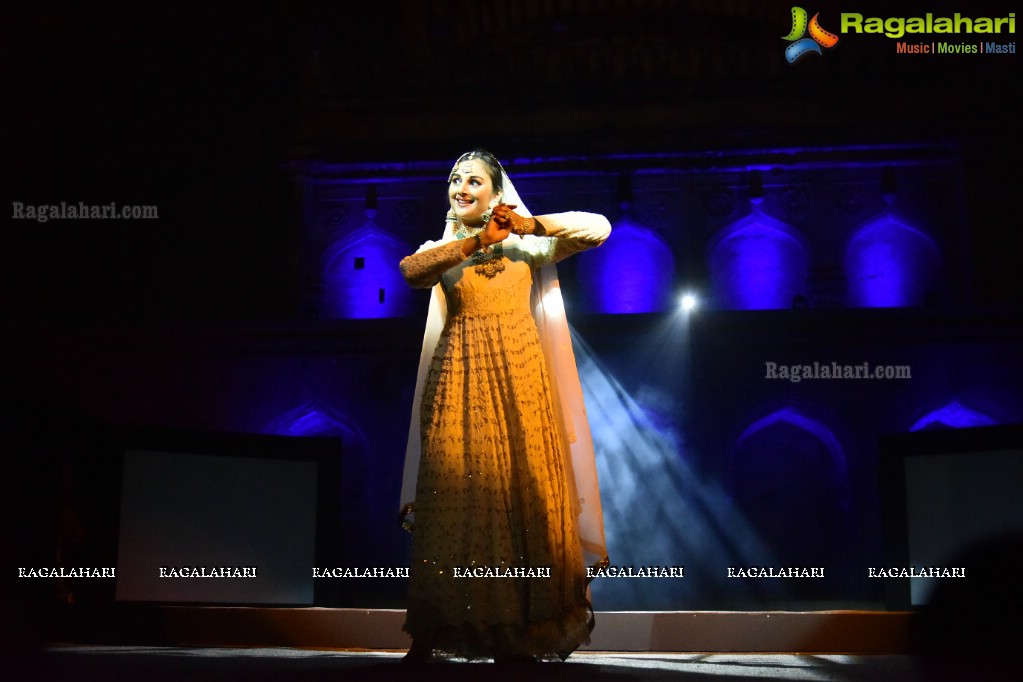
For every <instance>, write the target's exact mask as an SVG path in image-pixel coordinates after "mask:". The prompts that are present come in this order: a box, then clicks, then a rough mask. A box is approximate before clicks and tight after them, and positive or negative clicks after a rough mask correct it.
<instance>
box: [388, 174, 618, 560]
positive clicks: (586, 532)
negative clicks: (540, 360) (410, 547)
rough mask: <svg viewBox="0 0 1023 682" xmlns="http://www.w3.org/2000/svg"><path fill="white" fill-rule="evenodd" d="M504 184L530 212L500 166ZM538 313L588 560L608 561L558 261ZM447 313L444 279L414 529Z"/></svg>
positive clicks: (428, 351)
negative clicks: (436, 364)
mask: <svg viewBox="0 0 1023 682" xmlns="http://www.w3.org/2000/svg"><path fill="white" fill-rule="evenodd" d="M501 175H502V180H503V184H504V194H503V198H502V201H503V202H504V203H506V204H515V205H516V208H515V212H516V213H518V214H519V215H525V216H528V215H531V213H530V212H529V209H528V208H527V207H526V205H525V203H524V202H523V201H522V198H521V197H520V196H519V194H518V192H517V191H516V189H515V186H514V185H513V184H512V181H511V179H510V178H509V177H508V174H507V173H505V172H504V170H503V169H502V171H501ZM452 239H454V228H453V224H452V223H450V222H448V223H447V225H446V227H445V229H444V236H443V239H442V240H441V241H440V242H429V243H427V244H426V245H424V247H423V248H431V247H433V246H437V245H438V244H442V243H444V242H447V241H450V240H452ZM508 239H522V240H526V241H530V240H538V239H548V237H533V236H531V235H527V236H523V237H520V236H518V235H510V236H509V237H508ZM530 303H531V305H532V308H533V318H534V320H535V321H536V326H537V330H538V331H539V333H540V342H541V345H542V347H543V353H544V358H545V360H546V364H547V370H548V376H549V377H550V380H551V388H552V390H553V391H554V403H555V405H554V407H555V412H556V417H557V419H558V420H559V422H560V424H559V426H560V428H559V432H560V433H561V435H562V452H563V453H564V454H565V462H564V464H565V470H566V472H568V480H569V485H570V486H571V487H572V492H573V498H574V499H573V501H574V507H575V509H574V511H575V512H576V514H577V519H578V526H579V536H580V540H581V543H582V552H583V558H584V561H585V562H586V565H588V566H597V565H606V563H607V544H606V542H605V539H604V520H603V513H602V511H601V504H600V490H599V488H598V485H597V467H596V460H595V457H594V452H593V440H592V438H591V436H590V427H589V422H588V420H587V417H586V406H585V404H584V403H583V393H582V386H581V384H580V383H579V372H578V370H577V368H576V364H575V353H574V352H573V350H572V338H571V332H570V331H569V327H568V320H567V318H566V317H565V306H564V300H563V299H562V296H561V286H560V283H559V281H558V272H557V268H556V267H555V266H554V264H553V263H551V264H547V265H543V266H541V267H540V268H538V269H537V270H536V271H535V272H534V277H533V288H532V292H531V294H530ZM446 319H447V303H446V299H445V295H444V291H443V290H442V289H441V285H440V284H437V285H436V286H434V287H433V291H432V292H431V294H430V308H429V313H428V315H427V321H426V332H425V334H424V336H423V347H422V351H421V353H420V356H419V372H418V374H417V376H416V389H415V394H414V399H413V403H412V418H411V421H410V424H409V438H408V445H407V447H406V450H405V469H404V473H403V476H402V487H401V507H402V511H401V517H400V518H401V521H402V524H403V525H404V526H405V527H406V528H409V529H411V524H412V523H414V520H411V519H410V516H412V515H413V514H414V499H415V495H416V480H417V478H418V475H419V458H420V454H421V446H422V438H421V433H420V429H419V423H420V410H421V408H422V405H421V399H422V393H423V386H424V384H425V383H426V375H427V373H428V372H429V369H430V363H431V360H432V359H433V354H434V351H435V349H436V347H437V342H438V340H439V338H440V334H441V332H442V331H443V329H444V323H445V320H446Z"/></svg>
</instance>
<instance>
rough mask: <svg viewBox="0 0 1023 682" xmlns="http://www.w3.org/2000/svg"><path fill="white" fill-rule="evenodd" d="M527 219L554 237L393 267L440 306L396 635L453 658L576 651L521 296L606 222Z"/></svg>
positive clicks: (572, 541)
mask: <svg viewBox="0 0 1023 682" xmlns="http://www.w3.org/2000/svg"><path fill="white" fill-rule="evenodd" d="M563 216H569V217H571V216H576V218H577V219H576V220H575V221H572V220H571V219H568V220H567V224H566V222H565V220H559V218H561V217H563ZM579 216H585V217H593V218H599V219H600V220H599V221H592V222H591V221H587V220H584V219H582V218H580V217H579ZM539 219H540V220H541V221H542V222H543V224H544V225H545V226H546V227H547V228H548V231H549V232H551V233H556V234H558V235H559V236H557V237H533V236H527V237H523V238H519V237H516V236H513V237H510V238H509V239H507V240H506V241H505V242H503V243H502V245H501V248H500V249H495V251H496V253H493V254H492V256H493V257H492V259H490V260H489V261H485V262H482V263H480V262H476V261H474V259H473V258H468V259H464V258H463V256H462V252H461V244H460V242H459V241H457V240H456V241H450V242H447V243H446V244H443V245H441V246H433V247H431V248H427V247H430V246H431V245H429V244H428V245H424V249H425V250H422V249H421V250H420V252H418V253H417V254H415V255H413V256H410V257H408V258H406V259H404V260H403V261H402V264H401V268H402V272H403V274H404V275H405V278H406V280H407V281H408V282H409V283H410V284H411V285H413V286H419V287H425V286H432V285H433V284H435V283H436V282H437V281H438V278H439V281H440V282H441V284H442V286H443V290H444V293H445V297H446V302H447V310H448V314H447V320H446V323H445V326H444V330H443V332H442V334H441V337H440V340H439V342H438V345H437V349H436V352H435V353H434V356H433V360H432V363H431V366H430V368H429V372H428V374H427V377H426V382H425V385H424V387H423V396H422V401H421V405H422V410H421V425H420V429H421V430H420V432H421V434H422V453H421V459H420V463H419V474H418V479H417V485H416V499H415V522H414V527H413V531H412V534H413V550H412V565H411V570H410V582H409V601H408V616H407V621H406V624H405V630H406V631H407V632H408V633H409V634H410V635H412V637H413V638H414V639H418V638H423V639H424V640H425V641H426V642H429V643H430V644H431V645H432V646H433V647H434V648H435V649H437V650H439V651H442V652H446V653H449V654H453V655H458V656H465V657H490V656H495V655H531V656H536V657H540V658H550V657H553V656H560V657H562V658H563V657H565V656H567V655H568V654H569V653H571V652H572V651H574V650H575V649H576V648H577V647H578V646H579V645H580V644H582V643H585V642H587V641H589V612H588V608H587V606H588V605H587V601H586V573H585V567H584V565H583V557H582V552H581V549H580V541H579V535H578V530H577V527H576V519H575V514H574V512H573V502H572V490H571V488H570V483H569V480H568V477H569V475H570V474H569V472H566V470H565V461H564V453H563V445H562V438H561V435H560V434H559V433H558V431H557V429H558V428H559V427H558V420H557V419H556V418H555V414H554V409H555V408H554V397H553V395H552V388H551V381H550V378H549V376H548V371H547V367H546V366H545V362H544V357H543V353H542V350H541V346H540V339H539V336H538V333H537V327H536V324H535V323H534V320H533V317H532V312H531V306H530V290H531V286H532V282H533V272H534V269H535V268H538V267H540V266H541V265H543V264H545V263H548V262H555V261H557V260H561V259H563V258H565V257H567V256H568V255H570V254H572V253H575V252H577V251H580V250H582V249H585V248H589V247H591V246H596V245H598V244H599V243H601V242H602V241H603V239H605V238H606V236H607V230H605V228H604V227H603V225H604V224H606V220H604V219H603V217H601V216H592V214H559V215H558V216H548V217H543V216H541V217H540V218H539ZM601 221H602V222H601ZM580 222H581V223H582V224H583V227H582V228H577V229H573V228H572V224H573V223H574V224H578V223H580ZM593 223H595V225H596V227H594V224H593ZM607 229H608V230H609V228H607ZM477 258H479V256H477ZM488 569H489V575H491V576H493V575H495V574H498V575H507V574H508V573H509V569H512V572H514V569H519V573H517V575H522V572H521V571H526V572H527V573H526V574H527V575H529V573H528V570H529V569H533V571H532V574H531V575H533V576H534V577H485V576H486V575H488ZM467 574H468V575H469V576H475V575H482V576H484V577H465V576H466V575H467Z"/></svg>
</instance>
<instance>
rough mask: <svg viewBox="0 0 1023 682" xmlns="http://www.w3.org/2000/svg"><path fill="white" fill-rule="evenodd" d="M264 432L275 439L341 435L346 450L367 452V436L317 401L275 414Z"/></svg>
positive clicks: (350, 421) (336, 412)
mask: <svg viewBox="0 0 1023 682" xmlns="http://www.w3.org/2000/svg"><path fill="white" fill-rule="evenodd" d="M264 431H265V432H266V433H269V434H273V435H277V436H297V437H302V436H340V437H341V439H342V442H343V444H344V447H345V449H346V450H347V449H349V448H359V449H361V450H367V451H368V450H369V448H368V446H367V443H366V437H365V435H363V433H362V429H360V428H359V426H358V425H357V424H356V423H355V422H353V421H352V420H351V419H349V418H348V417H346V416H345V415H344V414H342V413H341V412H339V411H337V410H335V409H332V408H330V407H327V406H325V405H322V404H320V403H318V402H316V401H308V402H305V403H303V404H301V405H299V406H298V407H295V408H292V409H290V410H287V411H286V412H284V413H282V414H280V415H278V416H277V417H275V418H274V419H273V420H272V421H271V422H270V423H269V424H267V426H266V428H265V429H264Z"/></svg>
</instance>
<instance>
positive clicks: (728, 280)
mask: <svg viewBox="0 0 1023 682" xmlns="http://www.w3.org/2000/svg"><path fill="white" fill-rule="evenodd" d="M709 254H710V255H709V261H710V262H709V265H710V273H711V281H712V285H713V290H714V292H713V293H714V300H715V301H716V304H717V307H719V308H725V309H735V310H768V309H782V308H791V307H792V305H793V301H794V300H795V299H796V297H797V296H803V295H805V293H806V292H805V288H806V268H807V255H806V248H805V247H804V246H803V242H802V240H801V238H800V237H799V236H798V234H797V233H796V231H795V229H793V228H792V227H790V226H789V225H786V224H785V223H783V222H781V221H779V220H775V219H774V218H771V217H770V216H767V215H764V214H762V213H760V212H758V211H754V212H753V213H751V214H750V215H748V216H746V217H745V218H742V219H740V220H738V221H736V222H734V223H732V224H731V225H728V226H727V227H724V228H722V229H721V230H720V231H719V232H718V233H717V235H716V236H715V237H714V239H713V240H712V241H711V243H710V245H709Z"/></svg>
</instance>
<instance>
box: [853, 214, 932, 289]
mask: <svg viewBox="0 0 1023 682" xmlns="http://www.w3.org/2000/svg"><path fill="white" fill-rule="evenodd" d="M940 264H941V258H940V254H939V251H938V247H937V246H936V245H935V243H934V241H933V240H931V238H930V237H928V236H927V235H926V234H924V233H923V232H921V231H920V230H917V229H916V228H913V227H910V226H909V225H906V224H905V223H903V222H901V221H899V220H897V219H896V218H895V217H893V216H891V215H886V216H884V217H883V218H880V219H878V220H875V221H874V222H872V223H869V224H867V225H865V226H863V227H861V228H860V229H859V230H857V231H856V233H855V234H853V235H852V237H851V238H850V240H849V244H848V246H847V247H846V255H845V270H846V276H847V279H848V282H849V305H850V306H851V307H856V308H898V307H908V306H918V305H922V304H924V303H925V302H926V301H927V298H928V296H929V295H930V294H932V293H934V291H935V288H936V285H937V277H938V272H939V270H940Z"/></svg>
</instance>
